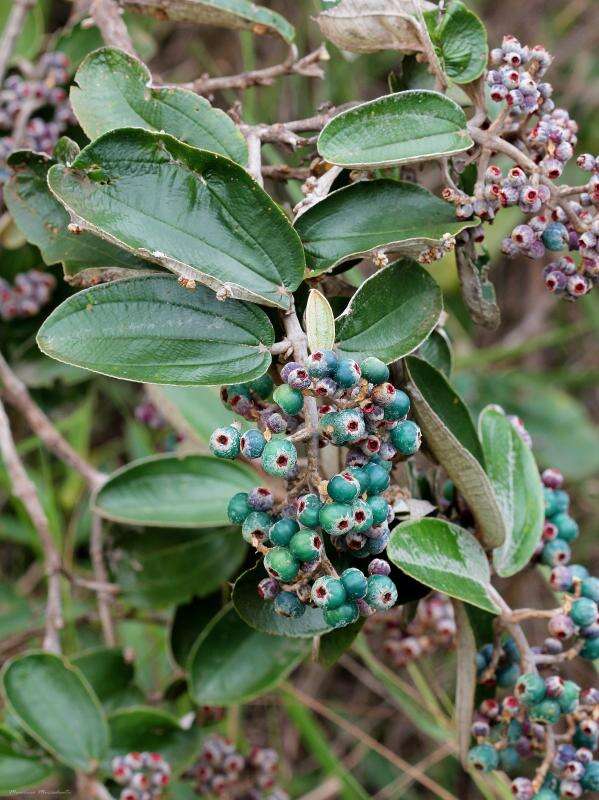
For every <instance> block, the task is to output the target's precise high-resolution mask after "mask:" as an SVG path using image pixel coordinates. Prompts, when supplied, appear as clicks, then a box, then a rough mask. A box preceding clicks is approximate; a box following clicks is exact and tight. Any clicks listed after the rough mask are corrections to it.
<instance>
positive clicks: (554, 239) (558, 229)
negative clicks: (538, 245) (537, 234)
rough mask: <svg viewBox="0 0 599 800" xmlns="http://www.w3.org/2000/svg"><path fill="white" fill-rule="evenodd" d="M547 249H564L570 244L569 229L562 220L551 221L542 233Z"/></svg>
mask: <svg viewBox="0 0 599 800" xmlns="http://www.w3.org/2000/svg"><path fill="white" fill-rule="evenodd" d="M541 239H542V240H543V244H544V245H545V247H546V248H547V250H553V251H558V250H563V249H564V247H565V246H566V245H567V244H568V240H569V233H568V229H567V228H566V226H565V225H563V224H562V223H561V222H550V223H549V225H547V227H546V228H545V230H544V231H543V233H542V235H541Z"/></svg>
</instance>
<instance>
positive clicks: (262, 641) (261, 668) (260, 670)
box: [189, 606, 310, 706]
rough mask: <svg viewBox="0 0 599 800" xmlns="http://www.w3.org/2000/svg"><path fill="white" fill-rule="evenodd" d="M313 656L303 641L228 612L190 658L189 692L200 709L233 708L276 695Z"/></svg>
mask: <svg viewBox="0 0 599 800" xmlns="http://www.w3.org/2000/svg"><path fill="white" fill-rule="evenodd" d="M309 651H310V644H309V643H308V642H303V641H301V640H298V639H289V638H286V637H282V636H269V635H268V634H266V633H262V632H261V631H257V630H256V629H255V628H250V626H249V625H247V624H246V623H245V622H244V621H243V620H242V619H241V617H240V616H239V615H238V614H237V612H236V611H235V609H234V608H233V606H227V607H226V608H223V610H222V611H221V612H220V614H218V616H217V617H215V618H214V619H213V620H212V622H211V623H210V624H209V625H208V627H207V628H206V629H205V630H204V631H203V633H201V634H200V637H199V639H198V640H197V642H196V643H195V645H194V647H193V650H192V652H191V654H190V656H189V690H190V694H191V696H192V698H193V699H194V701H195V702H196V703H197V704H198V705H206V706H231V705H236V704H237V703H242V702H247V701H248V700H251V699H253V698H254V697H258V696H259V695H261V694H264V692H268V691H269V690H270V689H273V688H274V687H275V686H276V685H277V684H278V683H279V682H280V681H282V680H283V678H286V677H287V675H289V673H290V672H291V670H292V669H294V668H295V667H296V666H297V665H298V664H299V662H300V661H302V660H303V659H304V657H305V656H306V655H307V654H308V653H309Z"/></svg>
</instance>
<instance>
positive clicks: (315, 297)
mask: <svg viewBox="0 0 599 800" xmlns="http://www.w3.org/2000/svg"><path fill="white" fill-rule="evenodd" d="M305 327H306V334H307V336H308V347H309V348H310V352H312V353H313V352H314V351H315V350H331V349H332V348H333V345H334V344H335V317H334V316H333V309H332V308H331V306H330V304H329V301H328V300H327V299H326V297H325V296H324V295H323V294H322V293H321V292H319V291H318V289H312V290H311V292H310V294H309V295H308V303H307V304H306V316H305Z"/></svg>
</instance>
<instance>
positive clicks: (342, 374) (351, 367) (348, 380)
mask: <svg viewBox="0 0 599 800" xmlns="http://www.w3.org/2000/svg"><path fill="white" fill-rule="evenodd" d="M334 377H335V380H336V381H337V383H338V384H339V386H342V387H343V388H344V389H349V388H350V387H352V386H355V385H356V384H357V383H358V382H359V381H360V378H361V377H362V370H361V369H360V365H359V364H358V362H357V361H353V360H352V359H351V358H343V359H341V361H339V362H338V364H337V369H336V370H335V376H334Z"/></svg>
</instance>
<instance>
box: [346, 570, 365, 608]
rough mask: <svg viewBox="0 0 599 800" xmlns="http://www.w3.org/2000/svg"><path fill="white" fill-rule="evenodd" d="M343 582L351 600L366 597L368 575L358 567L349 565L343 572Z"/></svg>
mask: <svg viewBox="0 0 599 800" xmlns="http://www.w3.org/2000/svg"><path fill="white" fill-rule="evenodd" d="M341 583H342V584H343V586H344V588H345V591H346V593H347V596H348V597H349V598H350V599H351V600H360V599H361V598H362V597H366V592H367V590H368V581H367V579H366V575H364V573H363V572H362V571H361V570H359V569H358V568H357V567H349V568H348V569H346V570H343V572H342V573H341Z"/></svg>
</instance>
